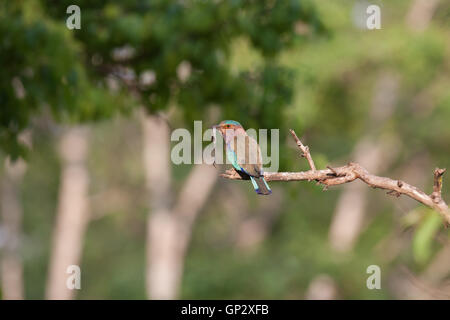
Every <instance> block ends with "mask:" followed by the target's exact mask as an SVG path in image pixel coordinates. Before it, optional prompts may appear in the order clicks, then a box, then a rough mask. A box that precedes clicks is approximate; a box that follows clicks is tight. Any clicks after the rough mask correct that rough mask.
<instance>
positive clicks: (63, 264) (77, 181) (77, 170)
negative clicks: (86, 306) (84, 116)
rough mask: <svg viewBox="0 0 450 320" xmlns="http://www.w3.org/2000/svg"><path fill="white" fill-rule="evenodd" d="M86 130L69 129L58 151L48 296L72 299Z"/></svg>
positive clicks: (83, 219)
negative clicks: (69, 284) (58, 177)
mask: <svg viewBox="0 0 450 320" xmlns="http://www.w3.org/2000/svg"><path fill="white" fill-rule="evenodd" d="M87 151H88V131H87V129H86V128H82V127H74V128H70V129H68V130H67V131H66V132H65V133H64V134H63V136H62V138H61V141H60V145H59V152H60V156H61V160H62V174H61V182H60V189H59V200H58V201H59V203H58V211H57V215H56V225H55V229H54V233H53V243H52V252H51V259H50V267H49V274H48V282H47V292H46V297H47V299H73V297H74V295H75V291H74V290H70V289H68V288H67V285H66V281H67V279H68V277H69V276H70V275H69V274H67V273H66V272H67V267H68V266H70V265H77V266H79V265H80V261H81V253H82V246H83V238H84V233H85V230H86V227H87V223H88V198H87V195H88V187H89V175H88V171H87V168H86V156H87Z"/></svg>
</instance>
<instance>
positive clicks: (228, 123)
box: [213, 120, 244, 140]
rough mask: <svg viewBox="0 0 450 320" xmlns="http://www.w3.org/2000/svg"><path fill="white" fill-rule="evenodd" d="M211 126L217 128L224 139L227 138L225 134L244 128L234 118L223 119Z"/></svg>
mask: <svg viewBox="0 0 450 320" xmlns="http://www.w3.org/2000/svg"><path fill="white" fill-rule="evenodd" d="M213 128H216V129H218V130H219V131H220V133H221V134H222V136H223V137H224V138H225V140H226V139H227V135H230V134H234V133H235V132H236V131H240V130H244V128H243V127H242V125H241V124H240V123H239V122H237V121H234V120H224V121H222V122H221V123H219V124H218V125H216V126H214V127H213Z"/></svg>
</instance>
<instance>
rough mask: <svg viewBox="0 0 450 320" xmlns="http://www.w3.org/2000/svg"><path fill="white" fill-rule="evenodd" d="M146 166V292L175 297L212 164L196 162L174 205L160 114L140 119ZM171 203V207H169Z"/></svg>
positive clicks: (212, 177) (155, 296) (164, 125)
mask: <svg viewBox="0 0 450 320" xmlns="http://www.w3.org/2000/svg"><path fill="white" fill-rule="evenodd" d="M143 138H144V146H143V151H144V166H145V171H146V179H147V188H148V192H149V205H150V213H149V218H148V225H147V272H146V273H147V274H146V278H147V295H148V297H149V298H151V299H175V298H176V297H177V295H178V291H179V287H180V284H181V278H182V273H183V267H184V258H185V254H186V250H187V247H188V244H189V240H190V236H191V232H192V227H193V224H194V221H195V219H196V217H197V215H198V213H199V211H200V210H201V208H202V207H203V205H204V203H205V202H206V200H207V199H208V196H209V193H210V191H211V189H212V187H213V185H214V183H215V181H216V179H217V172H216V171H215V169H214V168H213V167H212V166H208V165H196V166H195V167H194V168H193V169H192V171H191V172H190V174H189V176H188V178H187V180H186V182H185V184H184V185H183V187H182V189H181V192H180V194H179V197H178V199H177V202H176V204H175V205H174V206H173V207H172V206H171V202H172V201H171V200H172V190H171V170H170V167H171V161H170V131H169V127H168V124H167V123H166V121H165V120H164V119H162V118H161V117H157V116H146V118H145V119H144V120H143ZM171 208H173V209H171Z"/></svg>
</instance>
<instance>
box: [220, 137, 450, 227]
mask: <svg viewBox="0 0 450 320" xmlns="http://www.w3.org/2000/svg"><path fill="white" fill-rule="evenodd" d="M290 131H291V134H292V135H293V137H294V139H295V140H296V142H297V145H298V146H299V148H300V150H301V151H302V152H303V154H304V157H305V158H306V159H307V160H308V162H309V165H310V166H311V170H308V171H300V172H265V173H264V178H265V179H266V180H267V181H304V180H306V181H312V180H317V183H318V184H322V185H324V186H325V189H326V188H327V187H329V186H335V185H340V184H344V183H348V182H352V181H354V180H356V179H360V180H361V181H363V182H364V183H366V184H367V185H369V186H371V187H372V188H380V189H385V190H388V194H391V195H394V196H397V197H398V196H400V195H402V194H403V195H406V196H408V197H410V198H412V199H414V200H417V201H419V202H420V203H422V204H424V205H426V206H428V207H430V208H432V209H434V210H436V211H437V212H438V213H439V214H440V215H441V217H442V219H443V220H444V225H445V226H446V227H448V226H450V211H449V208H448V205H447V203H446V202H445V201H444V200H443V199H442V196H441V189H442V175H443V174H444V172H445V169H439V168H436V169H435V171H434V181H435V182H434V190H433V193H432V194H431V195H427V194H426V193H425V192H423V191H422V190H420V189H418V188H416V187H414V186H412V185H410V184H408V183H406V182H404V181H400V180H393V179H390V178H386V177H379V176H376V175H373V174H370V173H369V172H368V171H367V170H366V169H365V168H363V167H362V166H361V165H359V164H358V163H355V162H350V163H349V164H347V165H345V166H341V167H336V168H331V167H328V168H327V169H323V170H317V169H315V166H314V162H313V160H312V157H311V154H310V152H309V148H308V147H306V146H304V145H303V144H302V143H301V141H300V139H298V137H297V136H296V135H295V132H294V131H293V130H292V129H291V130H290ZM221 176H222V177H223V178H227V179H231V180H242V178H241V176H240V175H239V174H238V173H237V172H236V171H235V170H234V169H231V170H227V171H226V172H225V173H223V174H221Z"/></svg>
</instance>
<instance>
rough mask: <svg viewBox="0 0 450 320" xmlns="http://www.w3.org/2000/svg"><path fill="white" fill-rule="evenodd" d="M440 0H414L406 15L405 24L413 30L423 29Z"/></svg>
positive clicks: (428, 22)
mask: <svg viewBox="0 0 450 320" xmlns="http://www.w3.org/2000/svg"><path fill="white" fill-rule="evenodd" d="M439 2H440V0H414V1H413V2H412V5H411V7H410V9H409V11H408V14H407V15H406V25H407V26H408V28H410V29H411V30H414V31H423V30H425V29H426V28H427V27H428V25H429V24H430V21H431V18H433V15H434V12H435V11H436V9H437V6H438V5H439Z"/></svg>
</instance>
